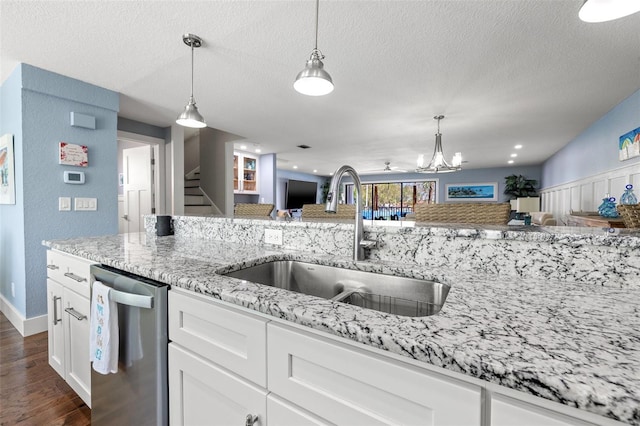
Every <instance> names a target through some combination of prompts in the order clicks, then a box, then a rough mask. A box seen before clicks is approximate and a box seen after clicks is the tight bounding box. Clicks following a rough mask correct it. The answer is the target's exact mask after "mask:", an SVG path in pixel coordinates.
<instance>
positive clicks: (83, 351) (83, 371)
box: [63, 288, 91, 407]
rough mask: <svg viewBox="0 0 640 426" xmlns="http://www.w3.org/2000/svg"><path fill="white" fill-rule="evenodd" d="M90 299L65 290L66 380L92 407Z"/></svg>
mask: <svg viewBox="0 0 640 426" xmlns="http://www.w3.org/2000/svg"><path fill="white" fill-rule="evenodd" d="M89 313H90V311H89V299H88V298H86V297H83V296H81V295H79V294H78V293H76V292H74V291H71V290H69V289H68V288H65V289H64V316H63V321H64V323H65V332H66V338H67V346H66V349H67V353H66V355H67V357H66V363H65V366H66V370H67V376H66V380H67V383H68V384H69V386H71V388H72V389H73V390H74V391H76V393H77V394H78V395H79V396H80V398H82V400H83V401H84V402H85V403H86V404H87V405H88V406H89V407H91V361H90V358H89Z"/></svg>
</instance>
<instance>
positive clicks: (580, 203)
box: [540, 163, 640, 225]
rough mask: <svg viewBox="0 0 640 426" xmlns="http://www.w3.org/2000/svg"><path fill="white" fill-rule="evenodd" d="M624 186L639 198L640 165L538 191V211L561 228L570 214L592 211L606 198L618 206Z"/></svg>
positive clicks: (620, 168) (628, 166) (632, 165)
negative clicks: (551, 215) (539, 202)
mask: <svg viewBox="0 0 640 426" xmlns="http://www.w3.org/2000/svg"><path fill="white" fill-rule="evenodd" d="M628 183H631V184H633V187H634V193H635V194H636V197H640V163H634V164H629V165H626V166H623V167H617V168H615V169H612V170H608V171H606V172H602V173H598V174H595V175H592V176H587V177H584V178H582V179H576V180H573V181H570V182H567V183H563V184H559V185H554V186H550V187H547V188H544V189H542V190H541V191H540V199H541V211H545V212H550V213H552V214H553V216H554V217H555V218H556V220H557V221H558V225H562V224H565V223H566V222H567V215H569V214H570V212H571V211H596V210H597V209H598V206H599V205H600V204H601V203H602V199H603V198H604V197H605V196H606V195H607V194H610V195H611V196H613V197H615V198H616V202H618V201H619V200H620V196H621V195H622V193H623V192H624V186H625V185H626V184H628Z"/></svg>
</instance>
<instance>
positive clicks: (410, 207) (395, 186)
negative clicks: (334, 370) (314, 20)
mask: <svg viewBox="0 0 640 426" xmlns="http://www.w3.org/2000/svg"><path fill="white" fill-rule="evenodd" d="M436 188H437V185H436V181H432V180H429V181H418V182H380V183H363V184H362V208H363V213H362V217H363V218H364V219H374V220H398V219H400V218H402V217H405V216H406V215H407V213H413V212H414V209H415V206H416V204H421V203H427V204H432V203H435V202H436ZM353 192H354V185H353V184H347V185H345V198H346V202H347V204H353V203H354V194H353Z"/></svg>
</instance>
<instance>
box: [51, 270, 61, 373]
mask: <svg viewBox="0 0 640 426" xmlns="http://www.w3.org/2000/svg"><path fill="white" fill-rule="evenodd" d="M62 297H63V289H62V285H60V284H58V283H57V282H55V281H53V280H51V279H47V317H48V326H47V330H48V331H49V336H48V341H49V365H51V367H53V369H54V370H56V372H57V373H58V374H59V375H60V376H62V377H63V378H64V377H65V365H64V358H65V343H64V325H63V321H62V314H63V313H64V309H63V302H62Z"/></svg>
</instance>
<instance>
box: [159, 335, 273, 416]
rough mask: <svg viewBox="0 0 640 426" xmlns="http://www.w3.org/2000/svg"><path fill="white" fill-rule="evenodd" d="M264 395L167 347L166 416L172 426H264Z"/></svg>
mask: <svg viewBox="0 0 640 426" xmlns="http://www.w3.org/2000/svg"><path fill="white" fill-rule="evenodd" d="M266 398H267V391H266V390H264V389H262V388H260V387H258V386H256V385H253V384H251V383H249V382H248V381H246V380H243V379H241V378H240V377H238V376H237V375H235V374H232V373H230V372H228V371H225V370H223V369H222V368H220V367H219V366H216V365H215V364H214V363H212V362H209V361H207V360H205V359H203V358H201V357H199V356H197V355H195V354H194V353H192V352H191V351H188V350H186V349H183V348H182V347H180V345H178V344H175V343H170V344H169V414H170V417H171V418H170V424H171V425H172V426H182V425H212V426H215V425H220V426H226V425H237V426H242V425H244V424H247V423H246V422H247V416H249V417H250V418H251V419H252V420H253V419H255V422H253V421H251V422H250V423H248V424H255V425H256V426H258V425H261V426H264V425H265V424H266V423H265V419H266V413H267V403H266Z"/></svg>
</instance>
